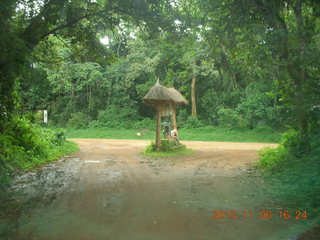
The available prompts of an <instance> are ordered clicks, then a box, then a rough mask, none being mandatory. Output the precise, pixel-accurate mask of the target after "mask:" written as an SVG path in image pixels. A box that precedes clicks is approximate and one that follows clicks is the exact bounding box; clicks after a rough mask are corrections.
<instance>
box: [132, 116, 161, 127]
mask: <svg viewBox="0 0 320 240" xmlns="http://www.w3.org/2000/svg"><path fill="white" fill-rule="evenodd" d="M155 127H156V121H155V120H152V119H150V118H144V119H142V120H140V121H135V122H134V123H133V125H132V128H134V129H150V130H153V129H155Z"/></svg>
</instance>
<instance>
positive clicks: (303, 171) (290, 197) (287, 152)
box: [257, 129, 320, 214]
mask: <svg viewBox="0 0 320 240" xmlns="http://www.w3.org/2000/svg"><path fill="white" fill-rule="evenodd" d="M319 136H320V134H319V131H316V132H314V133H313V140H312V141H311V142H312V144H311V145H312V146H313V148H312V150H311V151H309V152H308V153H307V154H306V153H305V152H301V151H300V150H299V149H301V141H302V138H301V135H300V133H299V132H298V131H295V130H293V129H291V130H289V131H287V132H285V133H284V134H283V135H282V138H281V141H280V145H279V146H278V147H277V148H264V149H262V150H261V151H260V153H259V154H260V156H261V158H260V160H259V162H258V164H257V165H258V166H259V167H260V168H261V169H262V170H263V173H264V177H265V179H266V181H267V182H268V183H269V184H270V188H269V189H268V191H269V192H270V194H272V195H273V196H274V197H275V198H277V199H278V201H283V202H285V203H287V204H288V203H290V206H292V207H294V208H299V207H302V208H304V209H308V212H310V213H311V214H312V213H314V212H316V211H317V209H319V207H320V206H319V201H320V199H319V194H318V191H317V188H318V186H319V184H320V172H319V153H320V151H319V145H317V144H318V142H319V140H318V139H319ZM296 148H298V149H296ZM293 183H294V184H293ZM297 192H299V194H296V193H297Z"/></svg>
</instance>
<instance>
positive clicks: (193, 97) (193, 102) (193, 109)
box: [191, 75, 197, 117]
mask: <svg viewBox="0 0 320 240" xmlns="http://www.w3.org/2000/svg"><path fill="white" fill-rule="evenodd" d="M196 81H197V78H196V76H195V75H193V77H192V81H191V115H192V116H195V117H196V116H197V106H196Z"/></svg>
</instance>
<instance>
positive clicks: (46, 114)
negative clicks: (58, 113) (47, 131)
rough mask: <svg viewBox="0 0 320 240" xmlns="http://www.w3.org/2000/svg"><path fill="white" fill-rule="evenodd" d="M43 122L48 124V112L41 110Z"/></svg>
mask: <svg viewBox="0 0 320 240" xmlns="http://www.w3.org/2000/svg"><path fill="white" fill-rule="evenodd" d="M43 122H45V123H47V122H48V111H47V110H43Z"/></svg>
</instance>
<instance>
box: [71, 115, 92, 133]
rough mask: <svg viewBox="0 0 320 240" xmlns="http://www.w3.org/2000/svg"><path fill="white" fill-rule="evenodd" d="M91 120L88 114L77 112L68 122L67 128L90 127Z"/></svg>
mask: <svg viewBox="0 0 320 240" xmlns="http://www.w3.org/2000/svg"><path fill="white" fill-rule="evenodd" d="M90 120H91V118H90V116H88V115H87V114H84V113H82V112H77V113H74V114H72V116H71V118H70V119H69V120H68V123H67V126H68V127H69V128H76V129H82V128H86V127H87V126H88V125H89V122H90Z"/></svg>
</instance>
